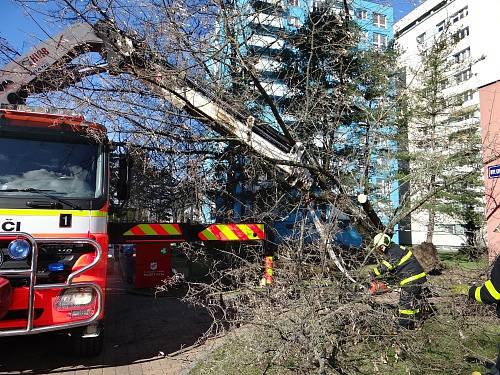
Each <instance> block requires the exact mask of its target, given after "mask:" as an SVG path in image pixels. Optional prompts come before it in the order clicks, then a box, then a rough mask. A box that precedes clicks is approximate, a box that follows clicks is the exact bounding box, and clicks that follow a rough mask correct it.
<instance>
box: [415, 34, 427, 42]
mask: <svg viewBox="0 0 500 375" xmlns="http://www.w3.org/2000/svg"><path fill="white" fill-rule="evenodd" d="M424 40H425V33H422V34H420V35H419V36H417V43H418V44H422V43H423V42H424Z"/></svg>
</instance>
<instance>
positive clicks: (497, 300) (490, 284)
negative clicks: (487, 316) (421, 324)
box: [451, 255, 500, 375]
mask: <svg viewBox="0 0 500 375" xmlns="http://www.w3.org/2000/svg"><path fill="white" fill-rule="evenodd" d="M451 290H452V293H453V294H456V295H459V294H463V295H466V296H468V297H469V298H470V299H474V300H476V301H477V302H479V303H485V304H488V305H493V304H496V305H497V316H498V317H499V318H500V255H499V256H497V258H496V260H495V262H494V263H493V268H492V269H491V274H490V278H489V279H488V280H486V281H485V283H484V284H482V285H481V286H471V287H469V286H468V285H465V284H458V285H454V286H453V287H452V289H451ZM498 347H499V349H500V343H499V344H498ZM490 374H493V375H500V351H499V353H498V356H497V363H496V365H495V366H494V367H492V368H491V372H490Z"/></svg>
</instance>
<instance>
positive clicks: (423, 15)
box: [394, 0, 500, 250]
mask: <svg viewBox="0 0 500 375" xmlns="http://www.w3.org/2000/svg"><path fill="white" fill-rule="evenodd" d="M499 15H500V2H499V1H498V0H481V1H478V0H427V1H425V2H424V3H423V4H421V5H420V6H418V7H417V8H415V9H414V10H413V11H412V12H410V13H409V14H408V15H406V16H405V17H404V18H402V19H401V20H400V21H398V22H397V23H396V24H395V25H394V30H395V38H396V41H397V43H398V45H399V46H400V47H402V49H403V50H404V53H403V55H402V56H401V64H402V65H403V66H405V67H406V73H407V74H406V83H407V84H408V85H415V84H417V83H416V82H418V80H416V79H415V73H414V72H418V70H419V68H421V59H420V55H419V51H421V50H422V49H425V48H426V46H429V45H430V44H431V43H432V42H433V41H434V40H435V39H436V38H437V37H438V35H439V34H440V33H443V32H445V30H446V32H449V33H450V35H452V36H453V39H454V41H455V42H456V43H455V44H454V46H453V50H452V51H451V53H450V55H449V59H450V60H451V61H452V62H454V63H456V69H455V70H454V71H451V72H450V78H449V80H448V82H447V84H446V85H445V86H444V87H443V90H446V92H447V93H448V94H449V95H457V96H459V97H460V98H461V99H462V101H463V104H462V107H463V108H464V113H466V114H464V115H463V116H460V117H458V118H454V119H453V120H450V129H451V128H454V129H460V128H466V127H467V126H472V124H474V123H475V124H478V123H479V118H480V113H479V92H478V88H479V87H481V86H483V85H485V84H487V83H490V82H493V81H494V80H496V79H498V78H499V76H500V69H499V68H498V66H499V65H500V50H499V49H498V48H497V47H496V46H495V44H494V43H493V42H492V41H493V40H495V38H496V36H497V35H499V31H500V23H499V22H498V16H499ZM468 108H470V109H471V110H470V111H467V109H468ZM408 141H409V147H410V149H411V148H412V147H416V146H415V145H416V142H417V140H416V139H412V132H411V127H410V131H409V139H408ZM464 168H467V166H464ZM410 169H411V165H410ZM463 224H464V223H460V222H457V220H456V219H452V218H451V217H447V216H443V215H441V216H439V217H438V218H437V221H436V226H435V232H434V237H433V243H434V244H435V245H436V246H437V247H438V248H441V249H445V250H453V249H455V250H456V249H458V248H459V247H460V246H463V245H464V244H465V230H464V226H463ZM427 225H428V219H427V215H426V214H425V213H424V212H416V213H415V214H412V217H411V228H407V230H408V231H409V232H410V233H411V242H412V243H413V244H418V243H421V242H423V241H425V239H426V232H427Z"/></svg>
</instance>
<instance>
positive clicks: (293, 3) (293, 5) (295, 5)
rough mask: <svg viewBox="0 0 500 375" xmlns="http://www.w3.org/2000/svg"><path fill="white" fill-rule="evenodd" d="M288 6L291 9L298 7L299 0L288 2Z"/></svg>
mask: <svg viewBox="0 0 500 375" xmlns="http://www.w3.org/2000/svg"><path fill="white" fill-rule="evenodd" d="M288 5H290V6H292V7H298V6H299V0H288Z"/></svg>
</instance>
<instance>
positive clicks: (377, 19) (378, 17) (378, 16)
mask: <svg viewBox="0 0 500 375" xmlns="http://www.w3.org/2000/svg"><path fill="white" fill-rule="evenodd" d="M372 20H373V24H374V25H375V26H377V27H380V28H382V29H386V28H387V16H386V15H385V14H382V13H375V12H373V15H372Z"/></svg>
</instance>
